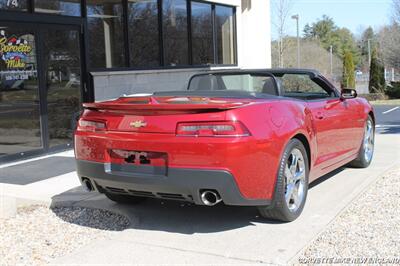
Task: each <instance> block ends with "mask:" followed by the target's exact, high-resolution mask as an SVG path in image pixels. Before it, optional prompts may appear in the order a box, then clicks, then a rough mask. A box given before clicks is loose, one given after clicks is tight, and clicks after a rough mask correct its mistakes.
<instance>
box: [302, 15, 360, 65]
mask: <svg viewBox="0 0 400 266" xmlns="http://www.w3.org/2000/svg"><path fill="white" fill-rule="evenodd" d="M303 32H304V37H305V38H306V39H317V40H319V41H320V43H321V46H322V47H324V48H325V49H326V50H330V47H331V46H332V48H333V52H334V53H335V54H336V55H338V56H340V57H341V58H343V57H344V53H345V51H349V52H351V53H352V55H353V60H354V61H355V63H356V64H358V62H359V51H358V48H357V43H356V41H355V38H354V35H353V34H352V33H351V31H350V30H349V29H347V28H339V27H338V26H337V25H336V24H335V22H334V21H333V19H332V18H331V17H328V16H326V15H323V16H322V18H321V19H319V20H318V21H317V22H315V23H313V24H312V25H311V26H310V25H309V24H307V25H306V26H305V27H304V30H303Z"/></svg>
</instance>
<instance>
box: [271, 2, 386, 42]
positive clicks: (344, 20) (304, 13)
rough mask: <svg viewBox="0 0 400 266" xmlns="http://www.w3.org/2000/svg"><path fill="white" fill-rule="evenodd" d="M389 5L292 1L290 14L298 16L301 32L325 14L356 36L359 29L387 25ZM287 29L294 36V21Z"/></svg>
mask: <svg viewBox="0 0 400 266" xmlns="http://www.w3.org/2000/svg"><path fill="white" fill-rule="evenodd" d="M271 1H276V0H271ZM391 3H392V0H293V6H292V9H291V12H290V13H291V14H299V15H300V29H301V31H302V29H303V28H304V25H305V24H307V23H312V22H315V21H316V20H317V19H319V18H321V17H322V15H324V14H325V15H328V16H330V17H332V18H333V19H334V21H335V22H336V24H337V25H338V26H340V27H346V28H348V29H350V30H351V31H352V32H353V33H354V34H358V33H359V32H360V28H366V27H368V26H372V27H373V28H374V29H379V27H380V26H382V25H385V24H388V23H389V22H390V16H391ZM287 29H288V34H290V35H295V34H296V24H295V21H294V20H289V21H288V27H287ZM273 36H274V34H273Z"/></svg>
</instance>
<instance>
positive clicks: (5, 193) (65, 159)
mask: <svg viewBox="0 0 400 266" xmlns="http://www.w3.org/2000/svg"><path fill="white" fill-rule="evenodd" d="M74 169H75V161H74V153H73V151H72V150H71V151H66V152H61V153H57V154H52V155H47V156H43V157H38V158H34V159H29V160H24V161H20V162H15V163H9V164H4V165H0V214H1V212H2V210H3V209H4V208H7V207H8V206H6V205H8V204H10V202H11V204H14V205H16V207H19V206H25V205H32V204H44V205H47V206H50V204H51V202H52V197H54V196H55V195H58V194H61V193H64V192H65V191H68V190H70V189H73V188H76V187H79V186H80V182H79V180H78V178H77V176H76V172H75V170H74ZM0 217H1V216H0Z"/></svg>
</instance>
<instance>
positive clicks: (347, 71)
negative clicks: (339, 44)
mask: <svg viewBox="0 0 400 266" xmlns="http://www.w3.org/2000/svg"><path fill="white" fill-rule="evenodd" d="M342 87H344V88H348V89H354V88H355V87H356V77H355V67H354V61H353V54H352V53H351V52H349V51H347V52H345V54H344V59H343V79H342Z"/></svg>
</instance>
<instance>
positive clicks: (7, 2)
mask: <svg viewBox="0 0 400 266" xmlns="http://www.w3.org/2000/svg"><path fill="white" fill-rule="evenodd" d="M0 10H16V11H27V10H28V1H27V0H0Z"/></svg>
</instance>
